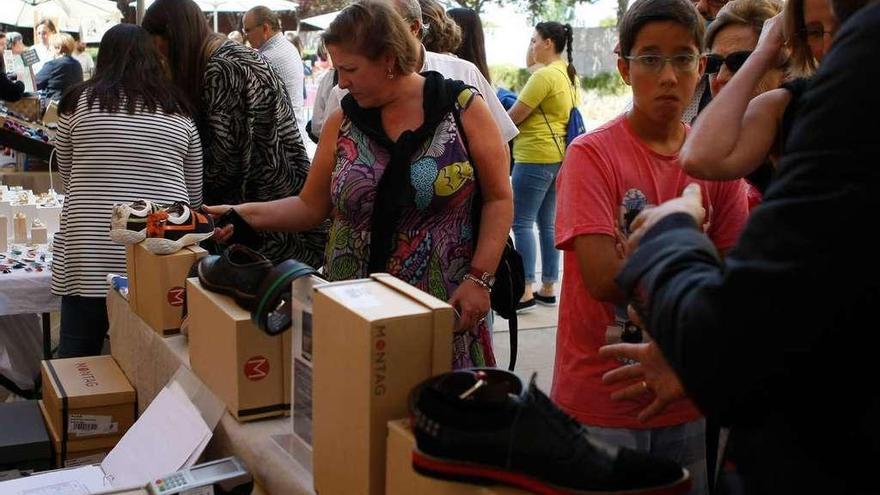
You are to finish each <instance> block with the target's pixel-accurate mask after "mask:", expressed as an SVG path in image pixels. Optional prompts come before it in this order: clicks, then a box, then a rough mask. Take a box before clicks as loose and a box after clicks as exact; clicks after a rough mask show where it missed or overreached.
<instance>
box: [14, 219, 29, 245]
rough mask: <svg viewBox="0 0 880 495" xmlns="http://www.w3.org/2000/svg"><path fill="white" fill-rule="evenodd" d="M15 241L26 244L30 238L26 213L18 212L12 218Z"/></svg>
mask: <svg viewBox="0 0 880 495" xmlns="http://www.w3.org/2000/svg"><path fill="white" fill-rule="evenodd" d="M12 224H13V227H12V230H13V242H14V243H16V244H24V243H26V242H27V240H28V233H27V217H26V216H25V214H24V213H22V212H18V213H16V214H15V216H14V217H13V218H12Z"/></svg>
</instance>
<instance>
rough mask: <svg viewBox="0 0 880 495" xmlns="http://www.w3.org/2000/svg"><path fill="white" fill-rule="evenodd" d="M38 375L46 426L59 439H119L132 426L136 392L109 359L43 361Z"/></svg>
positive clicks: (100, 444)
mask: <svg viewBox="0 0 880 495" xmlns="http://www.w3.org/2000/svg"><path fill="white" fill-rule="evenodd" d="M41 375H42V379H43V402H44V405H45V408H46V418H47V423H49V425H50V429H51V430H54V431H56V432H57V433H58V438H59V439H60V440H62V441H63V440H86V439H89V440H91V439H96V438H98V437H116V438H118V437H121V436H122V435H123V434H124V433H125V432H126V431H128V428H129V427H131V425H132V424H133V423H134V420H135V416H136V415H137V401H136V397H135V391H134V388H132V386H131V384H130V383H129V382H128V379H127V378H126V377H125V375H124V374H123V373H122V370H121V369H120V368H119V365H117V364H116V361H115V360H114V359H113V357H112V356H89V357H82V358H69V359H53V360H51V361H43V366H42V369H41ZM107 442H109V440H108V441H107ZM105 443H106V442H105ZM105 443H102V442H98V443H97V444H95V443H88V445H90V446H91V445H98V446H95V447H91V448H87V447H84V448H83V450H94V449H98V448H101V447H100V446H102V445H105ZM112 443H113V444H115V442H112Z"/></svg>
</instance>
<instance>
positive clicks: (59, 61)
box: [37, 55, 83, 100]
mask: <svg viewBox="0 0 880 495" xmlns="http://www.w3.org/2000/svg"><path fill="white" fill-rule="evenodd" d="M82 80H83V72H82V65H80V64H79V62H77V61H76V59H75V58H73V57H71V56H70V55H64V56H63V57H58V58H56V59H54V60H50V61H48V62H46V64H45V65H44V66H43V68H42V69H40V72H39V73H38V74H37V89H43V90H46V96H47V97H48V98H49V99H52V100H60V99H61V96H62V95H63V94H64V92H65V91H67V88H69V87H71V86H73V85H74V84H76V83H80V82H82Z"/></svg>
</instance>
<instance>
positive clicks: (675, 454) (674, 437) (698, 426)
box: [584, 419, 709, 495]
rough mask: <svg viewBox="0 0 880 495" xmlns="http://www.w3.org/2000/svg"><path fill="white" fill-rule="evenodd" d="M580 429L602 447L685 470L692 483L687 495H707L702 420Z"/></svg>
mask: <svg viewBox="0 0 880 495" xmlns="http://www.w3.org/2000/svg"><path fill="white" fill-rule="evenodd" d="M584 426H586V428H587V431H588V432H589V433H590V435H591V436H592V437H594V438H597V439H599V440H601V441H603V442H605V443H608V444H611V445H617V446H619V447H628V448H630V449H634V450H638V451H640V452H647V453H649V454H653V455H656V456H658V457H663V458H666V459H669V460H670V461H673V462H675V463H677V464H678V465H679V466H681V467H683V468H685V469H687V470H688V472H690V474H691V480H692V482H693V484H692V485H691V491H690V492H688V495H707V494H708V493H709V485H708V481H709V479H708V477H707V474H706V420H705V419H698V420H696V421H691V422H690V423H684V424H680V425H675V426H667V427H665V428H651V429H646V430H630V429H627V428H603V427H599V426H589V425H584Z"/></svg>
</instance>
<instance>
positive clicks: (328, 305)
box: [312, 274, 454, 495]
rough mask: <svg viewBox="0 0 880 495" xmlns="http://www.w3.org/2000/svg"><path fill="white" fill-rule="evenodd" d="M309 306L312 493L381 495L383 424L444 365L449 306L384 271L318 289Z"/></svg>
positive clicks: (447, 362) (448, 357)
mask: <svg viewBox="0 0 880 495" xmlns="http://www.w3.org/2000/svg"><path fill="white" fill-rule="evenodd" d="M312 304H313V310H314V335H313V347H314V363H313V366H314V386H313V389H312V390H313V394H314V401H313V405H314V416H313V426H314V431H313V449H314V461H313V465H314V478H315V490H316V491H318V492H319V493H321V494H322V495H337V494H345V495H358V494H370V495H380V494H382V493H384V492H385V443H386V436H387V423H388V421H390V420H392V419H396V418H400V417H402V416H405V415H406V414H407V405H406V401H407V396H408V394H409V391H410V390H411V389H412V388H413V387H414V386H415V385H417V384H418V383H419V382H421V381H422V380H424V379H426V378H428V377H430V376H432V375H436V374H439V373H443V372H445V371H448V370H449V369H450V367H451V364H452V330H453V325H454V312H453V309H452V307H451V306H449V305H448V304H446V303H445V302H443V301H440V300H439V299H437V298H434V297H432V296H430V295H428V294H426V293H424V292H421V291H420V290H418V289H416V288H414V287H412V286H410V285H408V284H406V283H403V282H401V281H400V280H398V279H396V278H393V277H391V276H389V275H385V274H379V275H374V276H373V278H372V279H366V280H355V281H350V282H338V283H332V284H327V285H324V286H321V287H318V288H317V289H315V294H314V298H313V300H312Z"/></svg>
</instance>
